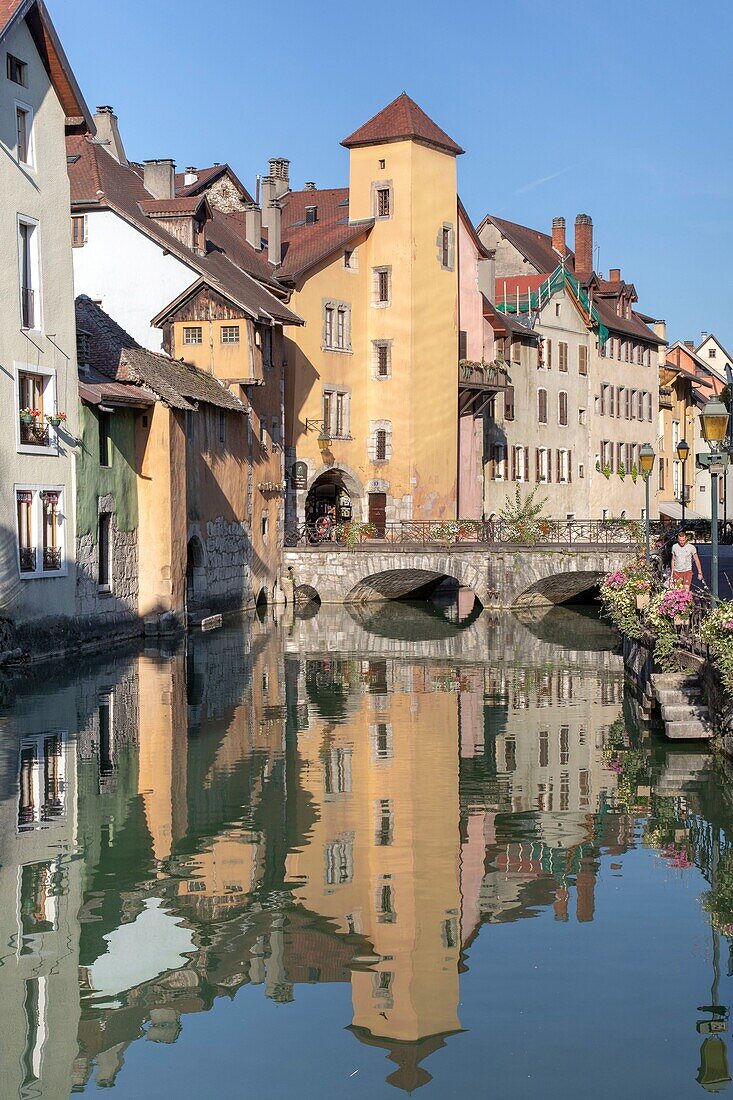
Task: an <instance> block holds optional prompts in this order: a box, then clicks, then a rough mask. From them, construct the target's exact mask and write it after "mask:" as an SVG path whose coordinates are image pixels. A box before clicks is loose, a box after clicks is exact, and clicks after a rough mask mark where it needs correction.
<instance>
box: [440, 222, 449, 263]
mask: <svg viewBox="0 0 733 1100" xmlns="http://www.w3.org/2000/svg"><path fill="white" fill-rule="evenodd" d="M440 262H441V264H442V266H443V267H448V266H449V264H450V229H446V228H445V226H443V229H442V231H441V243H440Z"/></svg>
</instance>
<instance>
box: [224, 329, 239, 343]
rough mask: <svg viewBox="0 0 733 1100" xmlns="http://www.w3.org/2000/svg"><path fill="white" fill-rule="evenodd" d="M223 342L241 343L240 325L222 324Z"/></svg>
mask: <svg viewBox="0 0 733 1100" xmlns="http://www.w3.org/2000/svg"><path fill="white" fill-rule="evenodd" d="M221 342H222V344H238V343H239V325H222V326H221Z"/></svg>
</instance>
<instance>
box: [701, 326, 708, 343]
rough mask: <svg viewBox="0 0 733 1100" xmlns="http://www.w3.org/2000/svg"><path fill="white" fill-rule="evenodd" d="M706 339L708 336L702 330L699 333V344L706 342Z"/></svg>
mask: <svg viewBox="0 0 733 1100" xmlns="http://www.w3.org/2000/svg"><path fill="white" fill-rule="evenodd" d="M707 338H708V334H707V332H705V330H704V329H703V331H702V332H701V333H700V343H701V344H702V343H704V342H705V341H706V340H707Z"/></svg>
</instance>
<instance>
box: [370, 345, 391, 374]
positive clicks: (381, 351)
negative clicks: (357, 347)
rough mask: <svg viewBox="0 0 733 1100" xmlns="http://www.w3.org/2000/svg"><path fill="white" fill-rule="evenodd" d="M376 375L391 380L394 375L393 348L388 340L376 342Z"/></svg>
mask: <svg viewBox="0 0 733 1100" xmlns="http://www.w3.org/2000/svg"><path fill="white" fill-rule="evenodd" d="M373 346H374V375H375V377H376V378H389V376H390V375H391V373H392V348H391V345H390V343H389V341H388V340H375V341H374V345H373Z"/></svg>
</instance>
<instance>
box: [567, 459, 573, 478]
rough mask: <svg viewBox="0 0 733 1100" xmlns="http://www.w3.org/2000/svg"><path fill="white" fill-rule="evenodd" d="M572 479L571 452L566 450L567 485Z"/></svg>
mask: <svg viewBox="0 0 733 1100" xmlns="http://www.w3.org/2000/svg"><path fill="white" fill-rule="evenodd" d="M572 480H573V452H572V451H568V485H570V484H571V483H572Z"/></svg>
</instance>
